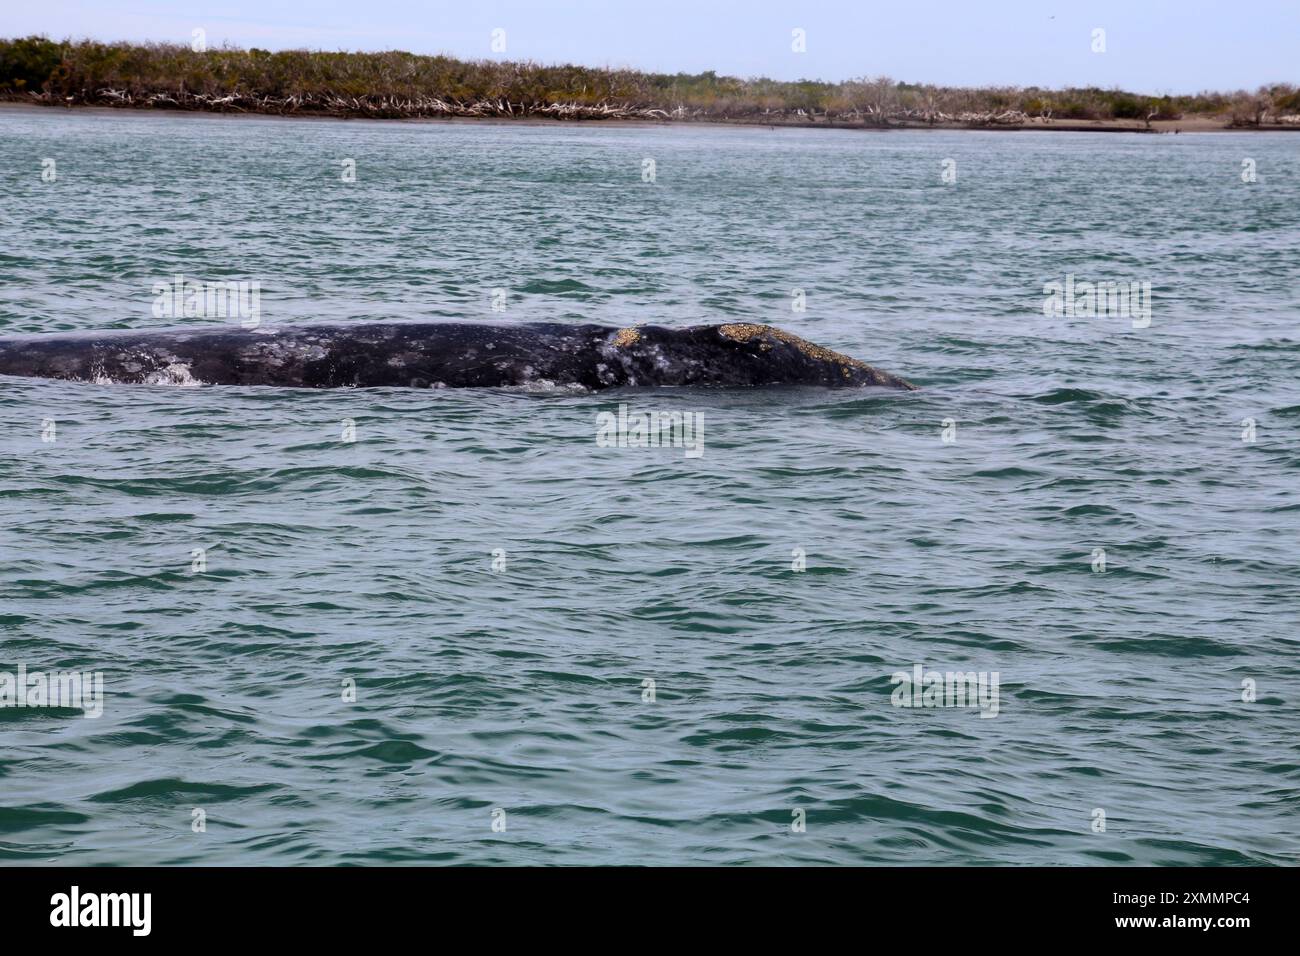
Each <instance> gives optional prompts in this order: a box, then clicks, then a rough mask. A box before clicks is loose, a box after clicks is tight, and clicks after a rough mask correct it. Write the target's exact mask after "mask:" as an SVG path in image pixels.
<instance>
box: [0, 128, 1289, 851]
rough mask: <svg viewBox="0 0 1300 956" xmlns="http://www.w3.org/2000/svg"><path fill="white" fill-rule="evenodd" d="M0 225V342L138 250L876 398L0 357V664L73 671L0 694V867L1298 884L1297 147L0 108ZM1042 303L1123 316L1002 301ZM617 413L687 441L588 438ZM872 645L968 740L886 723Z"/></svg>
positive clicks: (155, 267)
mask: <svg viewBox="0 0 1300 956" xmlns="http://www.w3.org/2000/svg"><path fill="white" fill-rule="evenodd" d="M44 159H53V160H54V161H55V162H54V169H55V170H56V173H57V178H56V179H55V180H54V181H53V182H46V181H43V180H42V177H41V173H42V160H44ZM344 159H353V160H355V163H356V174H357V175H356V181H355V182H351V183H347V182H343V181H341V172H342V168H343V167H342V161H343V160H344ZM646 159H652V160H654V181H653V182H645V181H643V170H645V169H647V166H646V165H645V163H644V161H645V160H646ZM945 159H952V160H954V161H955V170H956V174H957V176H956V182H954V183H945V182H943V180H942V176H941V174H942V172H943V170H944V168H945V167H944V160H945ZM1243 159H1253V160H1254V161H1255V168H1256V173H1257V181H1256V182H1254V183H1244V182H1242V177H1241V173H1242V169H1243V166H1242V161H1243ZM949 168H953V167H949ZM0 212H2V214H3V215H2V218H0V333H13V332H50V331H56V330H75V329H96V328H105V327H121V328H140V327H148V326H163V325H175V324H177V320H174V319H164V318H157V317H155V316H154V315H153V313H152V310H151V307H152V303H153V294H152V292H151V287H152V285H153V283H155V282H158V281H169V280H170V279H171V277H172V276H173V275H175V274H177V273H182V274H184V275H186V276H190V277H194V278H198V279H206V280H219V279H232V280H235V279H238V280H251V281H257V282H259V283H260V285H261V305H260V308H261V318H262V321H263V322H265V323H267V324H276V323H288V322H310V321H317V320H320V321H326V320H329V321H340V320H356V321H365V320H368V319H404V318H405V319H414V318H426V319H427V318H438V317H446V318H453V317H454V318H457V319H468V320H481V321H483V322H495V321H523V320H561V321H563V320H571V321H596V322H605V323H609V324H611V325H620V326H625V325H630V324H635V323H639V322H657V323H663V324H670V325H683V324H691V323H698V322H720V321H755V322H767V323H772V324H776V325H779V326H781V327H782V328H786V329H789V330H790V331H793V332H796V333H797V334H800V335H803V336H805V337H806V338H808V339H811V340H812V341H815V342H818V343H820V344H823V345H827V346H830V347H832V348H836V349H840V350H842V351H845V352H848V353H850V354H852V355H855V356H858V357H861V358H864V359H866V360H868V361H870V362H873V363H874V364H877V365H879V366H880V367H882V368H884V369H887V370H889V371H892V372H895V373H897V374H900V375H903V376H905V377H907V378H909V379H911V380H913V381H915V382H917V383H918V384H919V385H921V386H922V390H921V391H919V392H915V393H906V394H900V393H888V392H876V391H858V392H849V391H845V392H824V391H817V390H763V391H751V392H744V391H730V392H708V391H689V390H665V391H662V392H650V393H646V392H634V393H623V394H621V395H620V394H600V395H587V394H574V393H568V392H559V391H545V390H535V391H525V392H518V391H504V390H502V391H481V392H478V391H475V392H470V391H463V392H456V391H445V392H429V391H403V390H374V391H356V390H348V391H337V392H329V393H325V392H319V393H312V392H303V391H293V390H276V389H238V388H221V387H197V388H181V387H172V388H168V387H147V386H141V387H128V386H112V385H93V384H82V383H61V382H46V381H29V380H22V379H16V378H0V436H2V437H0V671H11V672H12V671H15V670H16V668H17V667H18V666H19V665H23V666H25V667H26V668H27V669H28V670H29V671H35V670H42V669H44V670H58V669H63V670H84V671H99V672H102V674H103V678H104V688H105V695H106V696H105V700H104V704H103V714H102V716H100V717H98V718H91V719H87V718H84V717H82V716H81V712H80V711H77V710H69V709H66V708H65V709H49V708H44V709H41V708H13V707H10V708H0V861H2V862H6V863H47V862H54V861H61V862H71V863H86V864H146V863H170V864H175V863H188V864H277V863H278V864H286V863H303V864H335V863H369V864H378V863H442V862H448V863H517V864H518V863H561V864H604V863H646V864H666V863H689V864H708V863H713V864H721V863H764V864H830V863H840V864H842V863H870V864H945V865H953V864H974V863H992V864H1104V863H1132V864H1247V863H1255V864H1258V863H1274V864H1286V863H1295V862H1297V855H1298V854H1300V836H1298V835H1297V827H1296V807H1297V796H1298V795H1300V754H1298V748H1297V743H1296V739H1297V729H1298V728H1300V723H1298V721H1297V716H1298V714H1297V707H1296V696H1297V689H1298V684H1300V665H1298V664H1297V652H1298V651H1300V642H1298V640H1297V625H1300V570H1297V562H1296V555H1297V550H1296V546H1297V537H1298V536H1297V532H1298V531H1300V502H1298V500H1297V494H1296V489H1297V481H1298V479H1300V450H1298V446H1297V441H1298V429H1300V375H1297V360H1300V321H1298V320H1300V282H1298V281H1297V277H1300V137H1296V136H1287V135H1284V134H1277V135H1271V134H1262V135H1247V134H1227V133H1225V134H1217V135H1200V136H1194V135H1180V136H1176V137H1175V136H1149V137H1148V136H1139V135H1083V134H1054V133H1036V132H1035V133H1017V134H1009V133H1006V134H1004V133H978V132H971V133H958V132H926V131H917V132H897V133H860V132H853V133H850V132H833V131H805V130H768V129H732V128H705V127H671V128H661V127H648V128H638V127H623V128H619V127H612V126H599V125H581V126H579V125H573V126H570V125H560V124H555V125H538V126H529V125H511V124H508V123H506V124H488V123H481V124H480V123H476V124H457V125H451V124H437V123H430V124H382V123H365V122H309V121H275V120H265V119H254V118H215V117H189V116H167V115H148V114H127V113H112V112H61V111H54V110H49V111H43V110H13V109H10V110H5V111H4V112H0ZM1068 274H1074V275H1075V276H1076V277H1077V278H1080V279H1088V280H1093V281H1096V280H1117V281H1139V282H1143V281H1146V282H1150V283H1151V287H1152V309H1151V322H1150V326H1149V327H1147V328H1134V327H1133V323H1132V322H1130V321H1129V319H1128V318H1125V317H1115V316H1106V317H1095V316H1094V317H1089V316H1072V317H1055V318H1048V317H1045V316H1044V314H1043V310H1042V304H1043V301H1044V295H1043V286H1044V284H1045V283H1047V282H1050V281H1052V280H1062V281H1063V280H1064V279H1065V277H1066V276H1067V275H1068ZM495 289H501V290H504V301H502V299H501V298H500V297H498V299H497V304H498V305H500V304H504V311H496V310H494V308H493V302H494V300H493V290H495ZM795 289H801V290H803V292H804V296H805V297H806V305H807V309H806V311H803V312H796V311H794V309H793V307H792V304H793V303H794V302H795V301H796V300H795V296H794V295H793V294H792V290H795ZM190 321H212V322H223V321H228V320H224V319H220V318H213V319H206V320H190ZM620 402H623V403H627V404H628V405H629V408H630V409H631V410H632V411H633V412H636V411H640V410H646V411H650V410H654V411H668V412H672V411H680V412H691V413H700V414H701V415H702V416H703V421H704V423H705V433H704V441H705V444H704V454H703V456H702V457H699V458H688V457H687V456H686V455H685V454H684V451H683V449H681V448H659V449H647V448H602V447H598V445H597V443H596V416H597V414H598V413H599V412H602V411H615V412H616V411H617V409H618V405H619V403H620ZM945 419H948V420H951V425H950V426H949V428H948V432H947V435H948V437H949V438H951V439H953V440H951V441H945V440H944V437H945V426H944V421H945ZM1247 419H1251V420H1253V421H1254V424H1255V433H1254V435H1253V438H1254V440H1253V441H1246V440H1243V434H1244V432H1245V431H1246V426H1244V425H1243V421H1244V420H1247ZM344 420H351V421H352V422H354V423H355V430H356V435H355V437H356V440H355V441H344V440H342V438H343V432H342V429H343V425H342V423H343V422H344ZM50 423H53V427H54V433H53V435H52V436H51V435H50V434H49V424H50ZM954 429H955V430H954ZM43 436H44V437H46V438H49V437H53V439H54V440H53V441H49V440H43ZM195 549H203V550H204V551H205V554H206V569H205V570H202V571H200V572H198V573H195V572H194V571H193V567H194V565H193V563H192V562H193V561H194V557H193V552H194V551H195ZM797 549H798V550H797ZM1097 549H1104V553H1105V570H1104V571H1102V570H1100V567H1099V565H1098V561H1097V558H1096V555H1097ZM494 552H496V554H497V557H496V558H494ZM800 554H802V556H803V557H802V561H803V568H804V569H803V570H802V571H799V570H795V569H794V568H795V567H796V566H798V565H799V555H800ZM494 561H495V564H496V568H495V569H494ZM917 664H920V665H922V666H923V667H924V668H926V669H933V670H937V671H941V672H947V671H962V672H965V671H975V672H984V673H989V674H991V673H993V672H996V673H997V674H998V675H999V679H1000V687H999V698H998V712H997V716H996V717H994V718H991V719H986V718H983V717H981V716H980V712H979V710H978V709H975V708H971V707H935V708H902V707H896V706H894V705H893V704H892V702H891V692H892V691H893V690H894V682H893V681H892V680H891V675H893V674H894V673H895V672H897V671H906V672H910V671H911V670H912V668H913V667H914V665H917ZM647 681H653V682H654V683H653V691H654V693H653V695H651V694H650V693H649V691H650V686H649V685H647V684H646V682H647ZM1243 681H1253V682H1254V684H1253V686H1254V688H1255V693H1254V694H1253V697H1254V699H1253V700H1251V701H1244V700H1243V699H1242V698H1243ZM345 682H352V683H354V685H355V697H356V699H355V701H353V700H351V699H350V695H349V694H347V693H346V690H347V686H350V684H348V685H346V686H345ZM651 696H653V699H649V698H650V697H651ZM1247 696H1252V695H1249V694H1247ZM345 698H348V699H345ZM196 810H200V811H202V816H203V819H204V820H205V824H206V828H205V829H204V830H203V831H202V832H195V828H194V821H195V819H196V813H195V811H196ZM1097 810H1102V811H1104V814H1105V831H1104V832H1096V830H1095V828H1096V826H1097V822H1096V821H1097V820H1098V819H1099V818H1098V816H1097V814H1096V811H1097ZM801 821H802V824H803V825H802V826H793V827H792V824H799V823H800V822H801ZM494 822H495V823H496V828H495V829H494ZM503 823H504V829H503V828H502V824H503Z"/></svg>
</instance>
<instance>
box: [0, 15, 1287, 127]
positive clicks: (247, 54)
mask: <svg viewBox="0 0 1300 956" xmlns="http://www.w3.org/2000/svg"><path fill="white" fill-rule="evenodd" d="M0 97H4V98H7V99H16V98H22V99H36V100H39V101H41V102H46V103H62V104H69V105H74V104H100V105H119V106H137V107H154V108H168V109H202V110H229V111H232V112H238V111H246V112H263V113H265V112H270V113H319V114H329V115H341V116H375V117H403V116H440V115H441V116H496V115H506V116H553V117H556V118H561V119H564V118H571V119H585V118H602V117H615V118H619V117H624V118H660V119H715V120H736V121H749V122H844V123H858V124H867V125H881V126H888V125H895V124H899V123H905V124H924V123H931V124H936V123H942V124H952V123H964V124H970V125H995V124H1004V125H1014V124H1020V123H1025V122H1031V121H1032V122H1051V121H1056V120H1141V121H1146V122H1148V123H1149V122H1150V121H1152V120H1162V119H1182V118H1184V117H1186V116H1215V117H1222V118H1223V120H1224V122H1225V123H1231V124H1234V125H1239V126H1260V125H1266V124H1270V123H1287V124H1296V123H1300V90H1297V89H1296V87H1294V86H1292V85H1291V84H1277V85H1274V86H1269V87H1264V88H1261V89H1259V90H1256V91H1254V92H1246V91H1237V92H1228V93H1209V92H1205V93H1197V94H1195V95H1185V96H1146V95H1142V94H1138V93H1128V92H1125V91H1123V90H1103V89H1098V88H1096V87H1088V88H1070V89H1064V90H1045V89H1038V88H1036V87H1028V88H1024V89H1021V88H1017V87H986V88H980V89H962V88H950V87H941V86H931V85H929V84H916V83H900V82H895V81H893V80H890V79H885V78H883V77H882V78H878V79H860V80H847V81H845V82H841V83H823V82H817V81H813V80H797V81H793V82H780V81H777V80H769V79H761V78H760V79H738V78H736V77H729V76H718V75H717V74H715V73H713V72H712V71H710V72H706V73H697V74H687V73H677V74H666V73H640V72H637V71H633V70H613V69H594V68H589V67H581V66H542V65H540V64H536V63H514V62H500V61H493V60H473V61H467V60H457V59H453V58H451V57H447V56H417V55H415V54H412V53H400V52H396V51H393V52H386V53H325V52H311V51H306V50H287V51H283V52H279V53H271V52H268V51H266V50H259V49H256V48H254V49H250V50H242V49H236V48H233V47H221V48H216V49H210V50H206V51H204V52H195V51H194V50H192V49H191V48H190V47H188V46H184V45H180V44H169V43H139V44H132V43H97V42H92V41H80V42H70V41H64V42H56V41H52V40H48V39H45V38H43V37H27V38H24V39H13V40H0Z"/></svg>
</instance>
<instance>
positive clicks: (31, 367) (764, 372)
mask: <svg viewBox="0 0 1300 956" xmlns="http://www.w3.org/2000/svg"><path fill="white" fill-rule="evenodd" d="M0 375H21V376H31V377H38V378H55V379H66V380H71V381H83V382H99V383H104V384H181V385H188V384H206V385H275V386H284V387H294V388H347V387H353V388H367V387H377V386H403V387H412V388H476V387H480V388H481V387H503V386H529V385H540V386H547V385H556V386H573V385H577V386H581V387H583V388H587V389H593V390H595V389H605V388H624V387H628V388H635V387H640V386H659V385H699V386H761V385H819V386H825V387H832V388H844V387H855V386H864V385H880V386H886V387H889V388H899V389H914V388H915V387H916V386H914V385H912V384H911V383H909V382H906V381H904V380H903V379H901V378H898V377H897V376H894V375H890V374H889V373H888V372H882V371H880V370H878V369H875V368H872V367H871V366H870V365H867V364H866V363H865V362H861V361H859V360H857V359H854V358H850V357H848V356H847V355H841V354H840V353H838V352H833V351H831V350H830V349H826V348H822V347H821V346H819V345H814V344H813V343H811V342H808V341H805V340H804V339H801V338H799V337H798V336H796V335H791V334H790V333H789V332H784V331H782V330H780V329H776V328H773V327H772V326H769V325H754V324H749V323H732V324H724V325H696V326H690V327H686V328H667V327H664V326H655V325H645V326H635V327H632V328H623V329H619V328H614V327H612V326H603V325H569V324H562V323H549V322H530V323H521V324H517V325H488V324H477V323H470V322H367V323H357V324H351V325H302V326H278V327H267V328H264V329H257V330H245V329H242V328H240V329H232V328H228V327H220V326H200V327H196V328H192V329H171V330H158V331H148V330H146V331H109V332H92V333H57V334H52V335H31V336H5V337H0Z"/></svg>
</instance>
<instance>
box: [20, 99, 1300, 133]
mask: <svg viewBox="0 0 1300 956" xmlns="http://www.w3.org/2000/svg"><path fill="white" fill-rule="evenodd" d="M60 109H62V110H68V111H77V112H88V113H92V114H93V113H100V114H115V115H117V114H162V115H167V116H194V117H209V118H217V119H250V118H256V119H268V120H323V121H332V122H352V121H362V122H376V123H500V124H509V125H514V124H522V125H525V126H555V125H578V126H588V125H598V126H608V127H614V128H618V127H629V126H631V127H644V126H736V127H748V128H754V129H759V128H762V127H768V128H769V129H824V130H851V131H858V132H877V133H889V132H894V131H903V130H935V131H954V130H965V131H971V132H1006V133H1020V132H1032V131H1035V130H1038V131H1043V132H1057V133H1140V134H1143V135H1153V134H1172V133H1300V125H1282V124H1265V125H1261V126H1232V125H1230V124H1229V122H1227V121H1226V120H1225V119H1224V118H1223V117H1216V116H1191V117H1186V118H1184V119H1180V120H1152V121H1151V123H1150V125H1149V126H1148V125H1147V124H1145V123H1143V122H1141V121H1138V120H1116V119H1108V120H1061V121H1040V120H1038V119H1037V118H1032V119H1031V120H1030V121H1029V122H1026V123H967V122H935V123H926V122H918V121H909V120H900V121H896V122H890V123H888V124H878V123H862V122H853V121H851V120H839V121H837V120H827V119H790V118H788V117H772V118H762V117H724V116H710V117H699V118H694V117H691V118H677V119H673V118H666V119H659V118H647V117H610V118H601V117H584V118H581V119H573V118H564V117H548V116H537V115H528V116H513V117H512V116H504V115H493V116H374V115H367V114H360V113H358V114H352V113H331V112H324V111H303V112H282V111H272V110H220V109H203V108H199V109H187V108H169V107H165V106H163V107H159V106H134V105H125V104H124V105H120V106H117V105H110V104H103V103H48V102H37V101H35V100H32V99H25V100H24V99H16V98H8V97H0V111H7V110H17V111H28V110H31V111H38V110H39V111H46V110H49V111H53V110H60Z"/></svg>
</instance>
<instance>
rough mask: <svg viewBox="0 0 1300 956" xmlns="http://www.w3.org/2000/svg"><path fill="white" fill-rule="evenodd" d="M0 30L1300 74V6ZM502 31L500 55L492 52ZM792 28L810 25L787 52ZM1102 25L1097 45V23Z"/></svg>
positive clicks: (355, 16)
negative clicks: (198, 34)
mask: <svg viewBox="0 0 1300 956" xmlns="http://www.w3.org/2000/svg"><path fill="white" fill-rule="evenodd" d="M3 7H4V9H3V10H0V36H6V37H13V36H25V35H28V34H44V35H47V36H49V37H51V38H54V39H64V38H72V39H82V38H92V39H97V40H170V41H176V42H183V43H189V42H190V41H191V37H192V33H193V31H194V30H195V29H202V30H204V31H205V37H206V40H207V43H208V44H209V45H210V46H212V45H220V44H221V43H223V42H229V43H231V44H234V45H237V46H243V47H248V46H258V47H262V48H264V49H271V50H279V49H293V48H303V47H305V48H309V49H323V50H384V49H399V50H409V51H411V52H415V53H447V54H451V55H453V56H457V57H461V58H468V59H488V58H501V59H511V60H521V59H522V60H534V61H538V62H542V63H581V64H584V65H587V66H612V67H631V68H633V69H638V70H649V71H655V72H668V73H676V72H678V71H685V72H691V73H698V72H701V71H704V70H715V71H717V72H718V73H720V74H727V75H734V76H744V77H749V76H770V77H773V78H775V79H785V80H790V79H800V78H810V79H821V80H844V79H850V78H853V77H863V76H868V77H875V76H888V77H891V78H893V79H895V80H904V81H908V82H918V83H919V82H928V83H938V84H943V85H951V86H985V85H1013V86H1047V87H1061V86H1076V85H1077V86H1100V87H1107V88H1109V87H1121V88H1124V89H1130V90H1135V91H1139V92H1146V93H1192V92H1196V91H1198V90H1205V89H1217V90H1234V89H1240V88H1248V89H1254V88H1255V87H1258V86H1260V85H1263V84H1265V83H1274V82H1293V83H1297V82H1300V0H800V2H791V0H458V2H445V0H228V2H222V0H212V2H203V0H194V2H185V0H179V2H178V0H170V2H164V0H97V2H91V0H40V2H36V3H22V2H20V0H4V2H3ZM496 30H501V31H504V34H500V33H498V34H496V36H497V46H498V47H500V46H501V40H502V39H504V47H505V49H504V50H499V49H498V50H494V49H493V31H496ZM795 30H802V31H804V33H803V36H804V47H805V49H804V50H803V51H802V52H796V50H795V49H794V47H795V46H797V43H796V41H795V36H794V32H793V31H795ZM1097 30H1102V31H1104V38H1103V39H1104V51H1098V50H1094V47H1095V46H1097V40H1096V34H1095V31H1097Z"/></svg>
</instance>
